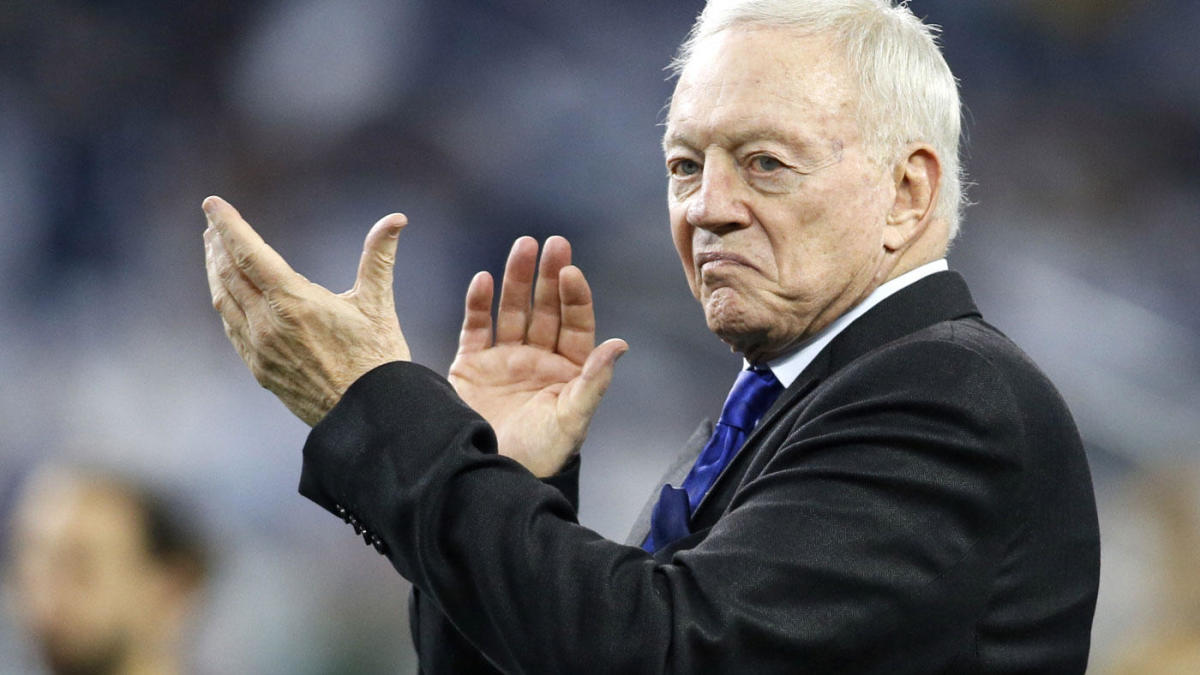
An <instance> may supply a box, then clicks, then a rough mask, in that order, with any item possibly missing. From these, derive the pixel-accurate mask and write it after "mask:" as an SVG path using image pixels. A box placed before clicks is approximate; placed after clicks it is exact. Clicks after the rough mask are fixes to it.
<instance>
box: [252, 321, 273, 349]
mask: <svg viewBox="0 0 1200 675" xmlns="http://www.w3.org/2000/svg"><path fill="white" fill-rule="evenodd" d="M250 341H251V342H252V343H254V344H256V345H260V346H269V345H271V344H273V343H274V342H275V330H274V329H273V328H272V327H271V326H270V325H267V324H265V323H260V324H256V325H255V326H253V327H252V328H251V329H250Z"/></svg>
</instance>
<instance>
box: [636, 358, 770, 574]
mask: <svg viewBox="0 0 1200 675" xmlns="http://www.w3.org/2000/svg"><path fill="white" fill-rule="evenodd" d="M782 392H783V385H782V384H780V383H779V380H777V379H775V376H774V375H772V374H771V371H769V370H767V369H765V368H763V369H761V370H760V369H748V370H743V371H742V372H741V374H740V375H738V379H737V382H735V383H734V384H733V389H731V390H730V391H729V397H728V398H726V399H725V406H724V407H723V408H721V419H719V420H717V423H716V425H714V426H713V433H712V436H711V437H710V438H709V439H708V443H707V444H705V446H704V449H703V450H701V451H700V456H699V457H697V458H696V463H695V464H694V465H692V470H691V471H689V472H688V475H687V477H686V478H684V479H683V487H678V488H677V487H673V486H671V485H670V484H668V485H664V486H663V488H662V492H661V493H660V494H659V497H658V503H657V504H655V505H654V510H653V511H652V512H651V513H650V534H649V535H647V537H646V541H645V543H643V544H642V548H643V549H645V550H647V551H649V552H651V553H653V552H654V551H657V550H658V549H660V548H662V547H663V546H666V545H667V544H669V543H671V542H673V541H675V540H676V539H679V538H681V537H684V536H687V535H688V534H690V533H691V529H690V528H689V526H688V520H689V519H690V518H691V515H692V511H693V510H694V509H695V508H696V505H697V504H699V503H700V500H701V499H702V498H703V497H704V493H706V492H708V489H709V488H711V487H712V485H713V483H715V482H716V480H717V476H720V475H721V471H722V470H723V469H724V468H725V467H726V465H728V464H729V462H730V461H731V460H732V459H733V458H734V456H735V455H737V451H738V450H739V449H740V448H741V447H742V444H743V443H745V442H746V437H747V436H749V435H750V432H751V431H752V430H753V429H754V425H756V424H758V420H759V419H761V418H762V416H763V415H765V414H766V412H767V410H768V409H770V407H771V404H772V403H774V402H775V399H776V398H778V397H779V394H780V393H782Z"/></svg>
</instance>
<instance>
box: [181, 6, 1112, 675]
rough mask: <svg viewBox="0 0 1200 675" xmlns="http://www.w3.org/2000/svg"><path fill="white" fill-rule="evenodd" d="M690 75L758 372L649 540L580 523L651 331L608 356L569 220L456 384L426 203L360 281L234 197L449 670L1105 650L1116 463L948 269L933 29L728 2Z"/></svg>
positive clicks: (480, 295)
mask: <svg viewBox="0 0 1200 675" xmlns="http://www.w3.org/2000/svg"><path fill="white" fill-rule="evenodd" d="M677 68H678V72H679V81H678V84H677V87H676V89H675V94H674V97H673V99H672V102H671V107H670V112H669V115H668V118H667V125H666V134H665V138H664V143H663V146H664V150H665V153H666V165H667V169H668V172H669V188H668V202H669V207H670V220H671V232H672V237H673V239H674V242H675V245H676V248H677V249H678V251H679V255H680V258H681V261H682V263H683V268H684V273H685V275H686V277H687V280H688V283H689V284H690V285H691V288H692V290H693V292H694V293H695V295H696V297H697V298H698V299H699V301H700V303H701V305H702V307H703V309H704V313H705V317H706V318H707V321H708V326H709V328H710V329H711V330H712V331H713V333H715V334H716V335H717V336H718V337H720V338H721V339H722V340H723V341H725V342H726V343H728V344H729V345H730V346H731V347H732V348H733V349H734V350H736V351H738V352H740V353H741V354H743V355H744V356H745V358H746V363H747V369H746V370H745V371H743V373H742V374H741V376H739V378H738V381H737V382H736V383H735V385H734V387H733V390H732V391H731V392H730V396H729V399H728V400H727V401H726V404H725V408H724V409H723V410H722V413H721V417H720V419H719V421H718V422H717V423H716V424H715V425H711V426H706V427H704V428H702V429H701V431H700V432H699V433H698V434H697V435H696V436H695V437H694V438H693V440H692V442H690V443H689V445H688V449H687V451H686V452H685V453H684V455H683V456H682V458H681V460H680V461H679V462H677V464H676V466H675V467H674V468H673V469H672V471H671V472H669V474H668V476H667V477H666V480H665V481H664V485H663V487H662V490H661V492H659V493H658V494H656V495H654V496H653V498H652V499H651V502H650V504H648V506H647V509H646V512H645V513H644V515H643V518H642V519H641V520H640V522H639V524H638V526H637V527H635V531H634V534H633V536H632V537H631V539H630V541H629V545H621V544H617V543H614V542H610V541H605V540H604V539H602V538H601V537H599V536H598V535H596V534H595V533H593V532H590V531H589V530H587V529H585V528H583V527H581V526H579V525H578V524H577V523H576V519H575V482H576V478H575V476H576V474H575V471H576V470H577V463H576V462H575V461H574V456H575V454H576V453H577V452H578V450H579V447H580V445H581V443H582V441H583V438H584V435H585V432H586V430H587V426H588V421H589V419H590V418H591V415H592V413H593V411H594V410H595V409H596V406H597V405H598V403H599V400H600V398H601V396H602V395H603V393H604V390H605V388H606V387H607V385H608V383H609V381H610V379H611V377H612V373H613V364H614V362H615V361H616V359H617V358H618V357H619V356H620V354H621V353H623V352H624V351H625V349H626V346H625V344H624V343H623V342H622V341H620V340H610V341H608V342H605V343H603V344H601V345H599V346H594V334H595V328H594V323H593V314H592V300H591V293H590V291H589V288H588V285H587V283H586V282H585V280H584V278H583V275H582V273H581V272H580V271H579V269H578V268H576V267H573V266H571V265H570V249H569V246H568V244H567V242H566V241H565V240H563V239H561V238H556V237H552V238H550V239H549V240H547V241H546V242H545V246H544V250H543V251H542V256H541V261H540V263H537V260H536V259H537V244H536V242H534V241H532V240H529V239H520V240H518V241H517V242H516V243H515V244H514V246H513V249H512V252H511V254H510V255H509V259H508V263H507V267H506V269H505V273H504V279H503V284H502V286H501V290H500V297H499V303H498V309H497V313H496V316H495V322H494V324H493V321H492V314H491V305H492V299H493V292H494V289H493V282H492V279H491V277H490V276H488V275H487V274H486V273H481V274H479V275H477V276H476V277H475V279H473V280H472V282H471V284H470V287H469V288H468V291H467V297H466V317H465V320H464V323H463V330H462V333H461V335H460V342H459V351H458V355H457V357H456V359H455V361H454V364H453V365H452V366H451V369H450V373H449V381H448V382H447V380H446V379H443V378H441V377H439V376H438V375H436V374H434V373H432V372H430V371H428V370H426V369H424V368H422V367H420V366H417V365H414V364H411V363H409V362H408V361H409V353H408V349H407V346H406V344H405V342H404V339H403V337H402V336H401V333H400V330H399V328H398V325H397V321H396V318H395V316H394V310H393V306H392V290H391V268H392V260H393V256H394V252H395V247H396V241H395V238H396V235H397V233H398V232H399V230H400V229H401V228H402V227H403V226H404V225H405V222H406V221H405V219H404V217H403V216H400V215H393V216H388V217H386V218H384V219H383V220H381V221H379V222H378V223H377V224H376V225H375V227H374V228H372V230H371V232H370V233H369V234H368V235H367V240H366V244H365V252H364V254H363V258H362V261H361V264H360V267H359V277H358V282H357V283H356V285H355V287H354V289H352V290H351V291H348V292H347V293H345V294H342V295H341V296H334V295H332V294H330V293H328V292H327V291H325V290H324V289H321V288H319V287H316V286H313V285H311V284H308V283H307V282H305V281H304V280H303V279H302V278H300V277H298V276H297V275H296V274H295V273H294V272H292V271H291V270H290V269H289V268H288V267H287V265H286V264H285V263H284V262H283V261H282V260H281V259H280V258H279V257H278V256H277V255H276V254H275V253H274V252H273V251H272V250H271V249H269V248H268V247H267V246H266V245H265V244H264V243H263V242H262V241H261V240H260V239H259V238H258V237H257V235H256V234H255V233H254V232H253V230H252V229H251V228H250V227H249V226H248V225H247V224H246V223H245V222H244V221H243V220H242V219H241V218H240V216H239V215H238V214H237V212H236V211H234V210H233V208H232V207H231V206H229V205H228V204H226V203H225V202H223V201H221V200H220V199H217V198H210V199H209V200H206V202H205V204H204V209H205V212H206V213H207V215H208V221H209V228H208V230H207V231H206V233H205V241H206V245H207V246H206V248H207V255H208V268H209V280H210V284H211V287H212V291H213V303H214V305H215V306H216V308H217V309H218V310H219V312H220V313H221V316H222V317H223V319H224V321H225V324H226V329H227V332H228V333H229V336H230V338H231V340H232V341H233V343H234V345H235V346H236V347H237V349H238V351H239V352H240V353H241V355H242V357H243V358H244V359H245V360H246V362H247V364H248V365H249V366H250V368H251V369H252V371H253V372H254V373H255V375H256V377H257V378H258V379H259V381H260V382H261V383H262V384H263V385H264V386H266V387H267V388H269V389H271V390H272V391H274V392H275V393H276V394H277V395H279V397H280V398H281V399H282V400H283V401H284V403H286V404H287V405H288V406H289V407H290V408H291V409H292V410H293V411H294V412H295V413H296V414H297V415H298V416H300V417H301V418H302V419H304V420H305V421H307V422H308V423H310V424H313V425H315V427H314V429H313V431H312V433H311V435H310V436H309V439H308V442H307V444H306V446H305V449H304V465H303V472H302V476H301V482H300V491H301V493H302V494H304V495H305V496H307V497H309V498H310V499H313V500H314V501H316V502H317V503H319V504H321V505H322V506H324V507H325V508H327V509H329V510H330V511H332V512H334V513H336V514H338V515H340V516H341V517H342V518H344V519H345V520H347V522H349V523H350V524H351V525H353V527H354V528H355V531H356V532H359V533H361V534H362V536H363V538H364V540H365V541H367V542H368V543H370V544H373V545H374V546H375V547H376V548H377V549H378V550H379V551H380V552H382V553H384V554H386V555H387V556H388V557H389V559H390V560H391V562H392V564H393V565H394V566H395V568H396V569H397V570H398V571H399V572H400V574H402V575H403V576H404V577H405V578H407V579H409V580H410V581H411V582H412V583H413V586H414V588H415V589H416V590H415V596H414V602H413V607H412V611H413V615H414V638H415V641H416V643H417V648H418V651H419V652H420V654H421V662H422V666H423V669H424V670H426V671H428V672H496V671H500V672H549V673H559V672H614V673H633V672H682V673H701V672H703V673H726V672H735V673H773V672H781V673H794V672H808V673H817V672H837V673H868V672H869V673H942V672H955V673H958V672H962V673H1082V672H1083V671H1084V669H1085V665H1086V660H1087V652H1088V642H1089V633H1090V624H1091V618H1092V611H1093V606H1094V602H1095V598H1096V585H1097V576H1098V536H1097V523H1096V513H1095V505H1094V501H1093V496H1092V489H1091V482H1090V478H1089V474H1088V468H1087V464H1086V460H1085V458H1084V453H1083V451H1082V448H1081V444H1080V441H1079V437H1078V434H1077V432H1076V430H1075V428H1074V425H1073V423H1072V421H1071V417H1070V414H1069V412H1068V411H1067V409H1066V407H1065V405H1064V404H1063V402H1062V400H1061V398H1060V397H1059V395H1058V394H1057V393H1056V392H1055V390H1054V388H1053V386H1052V385H1051V384H1050V383H1049V382H1048V381H1047V380H1046V378H1045V377H1044V376H1043V375H1042V374H1041V372H1040V371H1039V370H1038V369H1037V367H1036V366H1035V365H1033V363H1031V362H1030V360H1029V359H1028V358H1027V357H1026V356H1025V355H1024V354H1023V353H1021V351H1020V350H1019V349H1018V348H1017V347H1016V346H1015V345H1013V344H1012V343H1011V342H1010V341H1009V340H1008V339H1007V338H1005V337H1004V336H1003V335H1002V334H1001V333H999V332H998V331H997V330H995V329H994V328H992V327H991V326H989V325H988V324H987V323H985V322H984V321H983V320H982V318H981V317H980V314H979V312H978V310H977V309H976V308H975V306H974V304H973V302H972V300H971V298H970V295H969V293H968V291H967V288H966V285H965V283H964V282H963V280H962V278H961V277H960V276H958V275H957V274H955V273H953V272H949V271H948V270H947V267H946V262H945V260H944V259H943V257H944V255H945V253H946V250H947V247H948V244H949V241H950V239H951V238H952V237H953V235H954V231H955V229H956V225H957V221H958V205H959V202H960V201H961V199H960V192H961V188H960V181H959V171H958V160H957V144H958V135H959V103H958V95H957V91H956V87H955V82H954V79H953V76H952V75H951V73H950V71H949V69H948V68H947V66H946V64H945V62H944V60H943V58H942V56H941V54H940V52H939V50H938V48H937V46H936V44H935V42H934V40H933V37H932V34H931V30H930V29H929V27H927V26H925V25H923V24H922V23H921V22H920V21H919V20H917V19H916V18H915V17H914V16H913V15H912V14H911V13H910V12H909V10H908V9H907V8H906V7H904V6H892V5H891V3H890V2H885V1H883V0H712V1H711V2H710V3H709V5H708V6H707V7H706V9H705V10H704V12H703V13H702V14H701V16H700V18H699V19H698V21H697V23H696V26H695V27H694V28H693V31H692V33H691V34H690V36H689V38H688V40H687V42H686V43H685V44H684V45H683V47H682V49H681V52H680V56H679V58H678V60H677ZM535 266H536V267H537V270H536V272H537V273H536V275H535ZM539 477H541V478H542V479H543V480H538V478H539Z"/></svg>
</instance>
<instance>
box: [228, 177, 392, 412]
mask: <svg viewBox="0 0 1200 675" xmlns="http://www.w3.org/2000/svg"><path fill="white" fill-rule="evenodd" d="M204 213H205V216H206V218H207V219H208V228H207V229H206V230H205V232H204V253H205V267H206V269H207V271H208V285H209V290H210V291H211V292H212V303H213V307H215V308H216V310H217V312H218V313H220V315H221V320H222V322H223V323H224V324H225V334H226V335H228V336H229V340H230V342H232V343H233V346H234V348H236V349H237V352H238V354H239V355H241V357H242V360H243V361H245V362H246V365H247V366H249V368H250V371H251V372H252V373H253V374H254V377H255V378H256V379H257V380H258V382H259V384H261V385H262V386H264V387H266V388H267V389H269V390H270V391H271V392H273V393H274V394H275V395H276V396H278V397H279V399H280V400H281V401H283V403H284V405H286V406H287V407H288V409H289V410H291V411H292V412H293V413H295V414H296V416H297V417H299V418H300V419H302V420H304V421H305V422H307V423H308V424H310V425H314V424H316V423H317V422H319V421H320V420H321V418H323V417H324V416H325V414H326V413H328V412H329V411H330V410H331V409H332V408H333V406H334V405H335V404H337V402H338V401H339V400H340V399H341V397H342V394H344V393H345V392H346V389H347V388H349V386H350V385H351V384H352V383H353V382H354V381H355V380H356V379H358V378H359V377H361V376H362V375H363V374H365V373H366V372H367V371H369V370H371V369H372V368H374V367H376V366H379V365H382V364H384V363H388V362H390V361H407V360H409V352H408V344H407V343H406V342H405V340H404V335H403V334H402V333H401V332H400V324H399V322H398V321H397V320H396V309H395V305H394V297H393V294H392V266H393V264H394V261H395V256H396V237H397V236H398V235H399V233H400V230H401V229H403V228H404V226H405V224H406V223H407V222H408V221H407V219H406V218H405V217H404V216H403V215H402V214H398V213H394V214H392V215H389V216H386V217H384V218H382V219H381V220H380V221H379V222H377V223H375V226H374V227H372V228H371V231H370V232H369V233H368V234H367V238H366V241H365V243H364V244H363V254H362V259H361V260H360V262H359V266H358V276H357V278H356V280H355V282H354V287H353V288H351V289H350V290H348V291H346V292H345V293H340V294H334V293H331V292H329V291H328V290H326V289H324V288H322V287H321V286H318V285H317V284H314V283H312V282H310V281H309V280H308V279H305V278H304V277H302V276H300V275H299V274H297V273H296V272H294V271H293V270H292V268H291V267H289V266H288V264H287V263H286V262H285V261H284V260H283V258H282V257H280V255H279V254H278V253H276V252H275V251H274V250H273V249H272V248H271V247H270V246H267V244H266V243H265V242H263V240H262V238H261V237H259V236H258V233H257V232H255V231H254V229H253V228H251V227H250V225H249V224H248V223H247V222H246V221H245V220H242V217H241V215H240V214H238V212H237V210H236V209H234V208H233V207H232V206H231V205H229V203H227V202H226V201H225V200H223V199H221V198H219V197H209V198H208V199H206V200H204Z"/></svg>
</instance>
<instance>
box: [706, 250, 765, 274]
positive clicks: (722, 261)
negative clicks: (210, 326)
mask: <svg viewBox="0 0 1200 675" xmlns="http://www.w3.org/2000/svg"><path fill="white" fill-rule="evenodd" d="M695 261H696V269H698V270H699V271H700V272H701V273H703V272H706V271H709V270H716V269H719V268H722V267H731V266H739V267H748V268H750V269H752V270H755V271H757V270H758V268H757V267H755V266H754V265H753V264H752V263H751V262H750V261H749V260H747V259H746V258H743V257H742V256H740V255H738V254H736V253H730V252H728V251H702V252H700V253H697V254H696V256H695Z"/></svg>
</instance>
